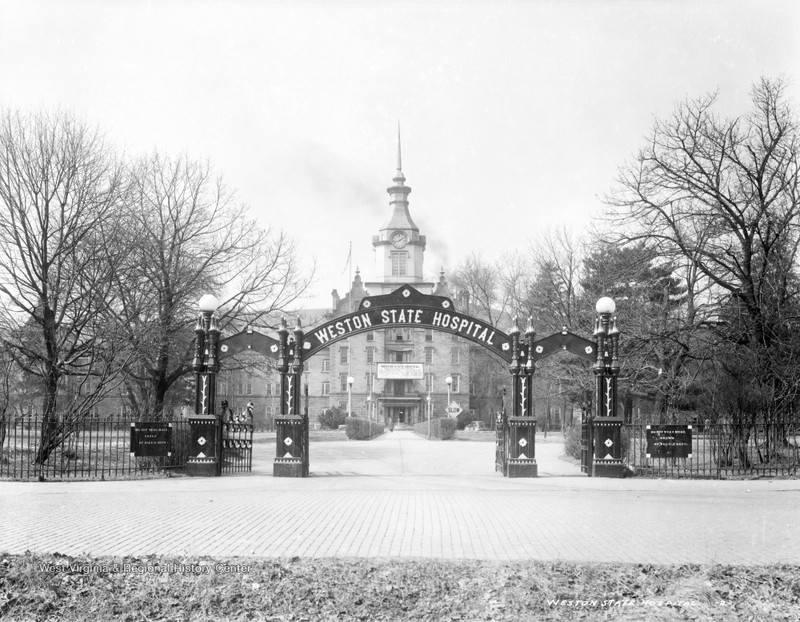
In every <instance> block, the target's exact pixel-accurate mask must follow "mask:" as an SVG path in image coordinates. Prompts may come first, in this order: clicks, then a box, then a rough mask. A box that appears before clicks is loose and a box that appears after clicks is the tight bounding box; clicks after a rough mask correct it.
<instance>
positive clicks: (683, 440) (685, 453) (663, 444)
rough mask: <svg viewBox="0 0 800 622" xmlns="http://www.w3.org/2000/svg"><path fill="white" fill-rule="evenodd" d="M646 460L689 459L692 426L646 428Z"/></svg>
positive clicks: (654, 426)
mask: <svg viewBox="0 0 800 622" xmlns="http://www.w3.org/2000/svg"><path fill="white" fill-rule="evenodd" d="M647 457H648V458H691V457H692V426H690V425H649V426H647Z"/></svg>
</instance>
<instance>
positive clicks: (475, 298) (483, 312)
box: [450, 253, 511, 418]
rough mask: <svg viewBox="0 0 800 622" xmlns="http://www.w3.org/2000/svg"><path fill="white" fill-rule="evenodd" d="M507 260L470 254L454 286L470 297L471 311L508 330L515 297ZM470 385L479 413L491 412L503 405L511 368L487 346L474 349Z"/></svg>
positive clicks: (453, 276)
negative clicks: (507, 282)
mask: <svg viewBox="0 0 800 622" xmlns="http://www.w3.org/2000/svg"><path fill="white" fill-rule="evenodd" d="M507 264H508V260H507V259H505V258H504V259H501V260H500V261H499V262H497V263H491V262H487V261H485V260H484V259H483V258H482V257H481V256H480V255H477V254H475V253H472V254H470V255H469V256H468V257H467V258H466V259H464V260H463V261H462V262H461V263H460V264H459V265H458V266H457V267H456V269H455V271H454V272H453V273H452V274H451V276H450V280H451V282H452V284H453V286H454V287H455V288H456V289H457V290H458V291H459V292H460V293H461V294H467V297H468V299H469V309H468V312H469V313H470V314H471V315H474V316H475V317H478V318H480V319H482V320H485V321H486V322H488V323H489V324H491V325H492V326H497V327H499V328H500V329H501V330H504V331H507V330H508V328H509V326H508V324H510V321H511V317H510V315H509V306H510V302H511V297H510V295H509V291H508V289H507V288H506V287H505V286H504V279H503V276H502V267H501V266H505V265H507ZM470 357H471V361H472V364H471V367H470V385H471V387H472V389H473V391H474V393H473V395H474V400H475V402H476V406H477V410H478V412H479V413H480V414H481V415H483V414H491V415H492V418H494V416H493V415H494V411H495V410H497V409H498V408H499V399H500V395H501V394H502V389H503V387H504V386H505V385H506V383H507V382H508V369H507V368H506V367H505V365H504V364H503V363H502V362H501V361H499V360H497V359H496V358H495V357H494V356H493V355H491V354H489V353H488V352H487V351H486V350H485V349H484V348H481V347H477V346H476V347H471V348H470Z"/></svg>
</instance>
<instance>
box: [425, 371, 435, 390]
mask: <svg viewBox="0 0 800 622" xmlns="http://www.w3.org/2000/svg"><path fill="white" fill-rule="evenodd" d="M435 384H436V376H435V375H434V374H427V375H426V376H425V390H426V391H427V392H428V393H430V392H431V391H433V387H434V386H435Z"/></svg>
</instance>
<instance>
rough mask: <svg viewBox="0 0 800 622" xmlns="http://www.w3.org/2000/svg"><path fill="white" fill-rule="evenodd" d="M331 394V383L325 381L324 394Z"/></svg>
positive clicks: (323, 384) (323, 385)
mask: <svg viewBox="0 0 800 622" xmlns="http://www.w3.org/2000/svg"><path fill="white" fill-rule="evenodd" d="M330 394H331V383H330V382H328V381H325V382H323V383H322V395H330Z"/></svg>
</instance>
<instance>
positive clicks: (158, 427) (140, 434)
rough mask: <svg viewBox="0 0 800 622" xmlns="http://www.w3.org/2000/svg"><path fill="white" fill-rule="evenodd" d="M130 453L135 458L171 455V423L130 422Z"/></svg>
mask: <svg viewBox="0 0 800 622" xmlns="http://www.w3.org/2000/svg"><path fill="white" fill-rule="evenodd" d="M130 451H131V453H132V454H133V455H134V456H135V457H137V458H162V457H168V456H170V455H172V424H171V423H164V422H162V421H136V422H134V423H131V447H130Z"/></svg>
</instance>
